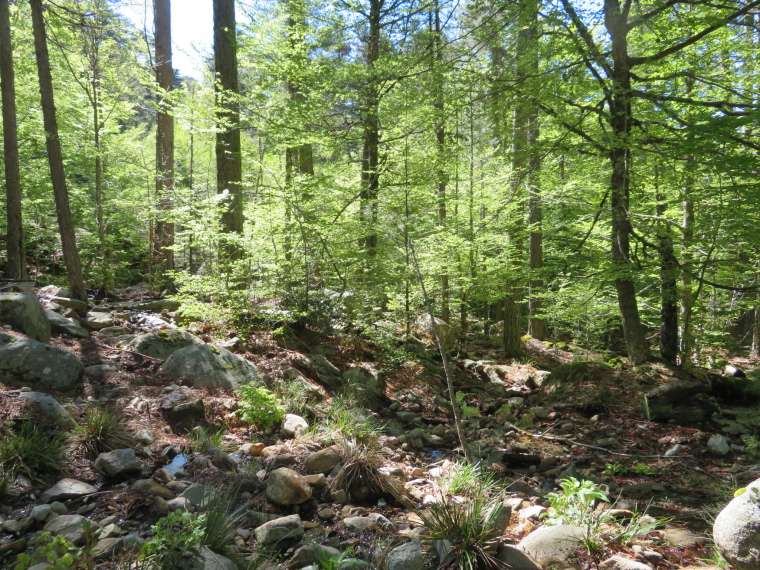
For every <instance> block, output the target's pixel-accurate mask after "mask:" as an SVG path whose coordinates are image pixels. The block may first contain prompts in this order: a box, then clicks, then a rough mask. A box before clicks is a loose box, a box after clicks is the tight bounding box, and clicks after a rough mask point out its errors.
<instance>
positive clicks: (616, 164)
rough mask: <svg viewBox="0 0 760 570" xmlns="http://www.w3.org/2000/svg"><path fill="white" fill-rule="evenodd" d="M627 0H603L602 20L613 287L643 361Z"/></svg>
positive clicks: (636, 359) (630, 341) (632, 350)
mask: <svg viewBox="0 0 760 570" xmlns="http://www.w3.org/2000/svg"><path fill="white" fill-rule="evenodd" d="M629 8H630V0H626V2H625V6H624V9H621V7H620V2H619V0H605V2H604V24H605V27H606V28H607V32H608V33H609V35H610V38H611V40H612V59H613V68H612V74H611V76H610V79H611V81H612V94H611V96H610V97H609V109H610V119H609V121H610V127H611V129H612V133H613V136H614V140H613V141H612V144H611V148H610V150H609V159H610V163H611V167H612V175H611V177H610V205H611V207H612V261H613V267H614V271H615V289H616V290H617V296H618V307H619V308H620V317H621V319H622V323H623V335H624V336H625V342H626V346H627V348H628V357H629V358H630V360H631V363H633V364H639V363H641V362H644V361H646V360H648V359H649V358H650V357H651V354H650V350H649V345H648V343H647V340H646V336H645V334H644V327H643V326H642V324H641V319H640V317H639V307H638V303H637V301H636V287H635V285H634V281H633V267H632V264H631V261H630V258H629V254H630V233H631V222H630V219H629V218H628V202H629V191H630V168H631V147H630V134H631V119H632V110H631V98H632V96H631V68H630V61H629V56H628V9H629Z"/></svg>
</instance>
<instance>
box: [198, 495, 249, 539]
mask: <svg viewBox="0 0 760 570" xmlns="http://www.w3.org/2000/svg"><path fill="white" fill-rule="evenodd" d="M238 491H239V488H238V487H235V486H233V487H230V488H228V489H227V490H226V491H225V492H224V493H221V494H219V495H217V496H215V497H214V499H213V500H212V501H209V502H208V505H207V506H206V509H205V510H203V517H204V520H203V524H202V527H203V538H201V543H202V544H203V545H204V546H207V547H208V548H210V549H211V550H213V551H214V552H225V550H226V549H227V548H229V547H230V546H231V545H232V544H233V543H234V539H235V536H236V530H237V529H238V528H239V527H240V525H241V524H242V519H243V518H244V516H245V514H246V512H247V508H248V505H247V504H246V503H243V504H242V505H240V506H238V507H237V508H235V507H234V505H233V502H234V499H235V497H236V496H237V494H238Z"/></svg>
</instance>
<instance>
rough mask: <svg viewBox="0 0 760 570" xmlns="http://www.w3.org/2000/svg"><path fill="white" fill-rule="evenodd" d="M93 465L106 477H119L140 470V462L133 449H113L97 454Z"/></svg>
mask: <svg viewBox="0 0 760 570" xmlns="http://www.w3.org/2000/svg"><path fill="white" fill-rule="evenodd" d="M93 467H94V468H95V469H96V470H97V471H100V472H101V473H103V474H104V475H106V476H108V477H113V478H119V477H124V476H125V475H127V474H129V473H134V472H135V471H140V469H141V468H142V463H140V460H139V459H137V456H136V455H135V450H134V449H114V450H113V451H108V452H106V453H101V454H100V455H98V458H97V459H96V460H95V463H94V464H93Z"/></svg>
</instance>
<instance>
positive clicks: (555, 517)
mask: <svg viewBox="0 0 760 570" xmlns="http://www.w3.org/2000/svg"><path fill="white" fill-rule="evenodd" d="M560 487H561V488H562V492H561V493H549V494H548V495H546V497H547V498H548V499H549V501H550V502H551V507H552V509H553V510H552V511H549V516H548V518H547V521H546V522H547V524H574V525H578V526H582V527H585V528H588V527H589V526H598V524H599V523H600V522H601V519H602V518H603V517H605V515H604V512H603V511H597V510H596V508H595V507H596V504H597V503H598V502H599V501H605V502H607V501H609V499H608V498H607V495H606V494H605V493H604V492H603V491H602V490H601V489H600V488H599V487H598V486H597V484H596V483H594V482H593V481H587V480H584V481H579V480H578V479H576V478H575V477H569V478H567V479H563V480H562V481H561V482H560ZM607 516H608V515H607Z"/></svg>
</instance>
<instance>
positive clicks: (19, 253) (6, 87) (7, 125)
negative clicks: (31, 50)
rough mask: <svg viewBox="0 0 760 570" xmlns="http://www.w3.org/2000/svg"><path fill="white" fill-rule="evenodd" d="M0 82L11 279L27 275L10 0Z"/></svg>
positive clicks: (1, 9) (1, 26) (0, 29)
mask: <svg viewBox="0 0 760 570" xmlns="http://www.w3.org/2000/svg"><path fill="white" fill-rule="evenodd" d="M0 85H1V87H2V101H3V158H4V160H5V197H6V207H7V208H8V211H7V220H8V240H7V251H8V266H7V268H6V272H7V275H8V277H10V278H11V279H24V278H26V259H25V255H24V235H23V227H22V224H21V181H20V175H19V166H18V132H17V128H16V80H15V76H14V73H13V48H12V43H11V25H10V15H9V7H8V0H0Z"/></svg>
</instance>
